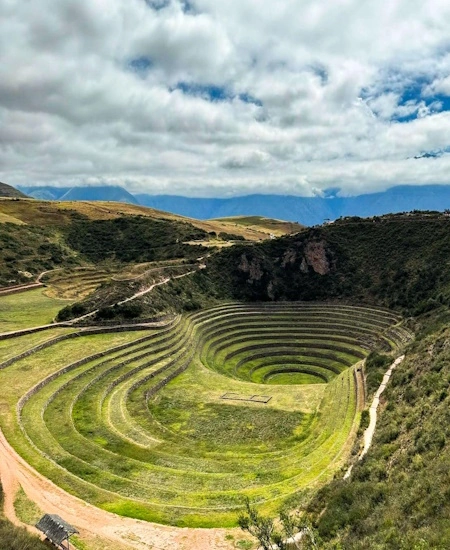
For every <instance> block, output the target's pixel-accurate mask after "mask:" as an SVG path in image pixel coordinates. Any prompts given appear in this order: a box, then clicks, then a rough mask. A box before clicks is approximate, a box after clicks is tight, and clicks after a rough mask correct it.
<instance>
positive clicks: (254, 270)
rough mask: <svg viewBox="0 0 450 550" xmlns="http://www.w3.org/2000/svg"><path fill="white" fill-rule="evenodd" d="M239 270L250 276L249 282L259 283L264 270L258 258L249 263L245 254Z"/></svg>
mask: <svg viewBox="0 0 450 550" xmlns="http://www.w3.org/2000/svg"><path fill="white" fill-rule="evenodd" d="M239 269H240V270H241V271H243V272H244V273H248V274H249V282H253V281H259V280H260V279H261V277H262V276H263V270H262V268H261V264H260V263H259V261H258V260H257V259H256V258H253V259H252V261H251V262H249V261H248V258H247V256H246V255H245V254H242V256H241V263H240V264H239Z"/></svg>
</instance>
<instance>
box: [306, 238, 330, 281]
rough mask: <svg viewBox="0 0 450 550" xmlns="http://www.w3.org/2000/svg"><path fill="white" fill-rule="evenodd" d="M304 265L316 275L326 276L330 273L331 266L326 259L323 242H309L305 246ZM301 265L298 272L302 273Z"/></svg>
mask: <svg viewBox="0 0 450 550" xmlns="http://www.w3.org/2000/svg"><path fill="white" fill-rule="evenodd" d="M304 259H305V260H306V263H307V264H308V265H309V266H311V267H312V268H313V270H314V271H315V272H316V273H319V274H320V275H326V274H327V273H329V272H330V269H331V266H330V262H329V261H328V258H327V253H326V250H325V242H324V241H310V242H308V243H307V244H306V246H305V258H304ZM302 267H304V266H303V262H302V265H301V266H300V270H302V271H303V269H302Z"/></svg>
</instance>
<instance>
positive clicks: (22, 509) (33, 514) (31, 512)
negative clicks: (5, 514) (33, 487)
mask: <svg viewBox="0 0 450 550" xmlns="http://www.w3.org/2000/svg"><path fill="white" fill-rule="evenodd" d="M14 510H15V511H16V515H17V517H18V518H19V519H20V521H21V522H22V523H26V524H27V525H36V523H37V522H38V521H39V520H40V519H41V517H42V516H43V515H44V514H43V512H42V510H41V509H40V508H39V507H38V506H36V504H35V503H34V502H33V501H31V500H30V499H29V498H28V497H27V495H26V494H25V491H24V490H23V489H22V487H20V489H19V490H18V491H17V493H16V496H15V499H14Z"/></svg>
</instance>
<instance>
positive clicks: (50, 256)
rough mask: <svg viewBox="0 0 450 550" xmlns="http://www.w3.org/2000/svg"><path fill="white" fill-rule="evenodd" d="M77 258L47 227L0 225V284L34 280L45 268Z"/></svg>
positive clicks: (65, 263) (72, 263) (74, 261)
mask: <svg viewBox="0 0 450 550" xmlns="http://www.w3.org/2000/svg"><path fill="white" fill-rule="evenodd" d="M62 264H64V265H74V264H76V260H75V259H74V257H73V253H72V254H71V253H70V251H68V250H67V249H66V248H65V247H64V246H62V245H61V244H60V243H59V242H58V239H57V237H56V235H55V234H54V233H52V232H51V231H49V230H48V229H46V228H41V227H30V226H28V225H17V224H14V223H4V224H0V286H7V285H13V284H18V283H23V282H27V281H29V280H30V279H31V280H33V279H34V278H35V276H36V275H37V274H38V273H39V272H42V271H44V270H47V269H53V268H55V267H59V266H60V265H62Z"/></svg>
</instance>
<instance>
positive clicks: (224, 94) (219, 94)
mask: <svg viewBox="0 0 450 550" xmlns="http://www.w3.org/2000/svg"><path fill="white" fill-rule="evenodd" d="M172 90H181V91H182V92H183V94H185V95H191V96H195V97H201V98H203V99H206V100H208V101H212V102H220V101H231V100H233V99H235V98H236V97H237V98H238V99H239V100H240V101H242V102H244V103H252V104H254V105H257V106H258V107H262V102H261V101H260V100H259V99H258V98H256V97H254V96H252V95H251V94H248V93H241V94H237V95H236V94H234V93H233V92H231V90H229V89H227V88H226V87H224V86H214V85H204V84H192V83H188V82H179V83H178V84H177V85H176V86H175V87H174V88H172V89H171V91H172Z"/></svg>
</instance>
